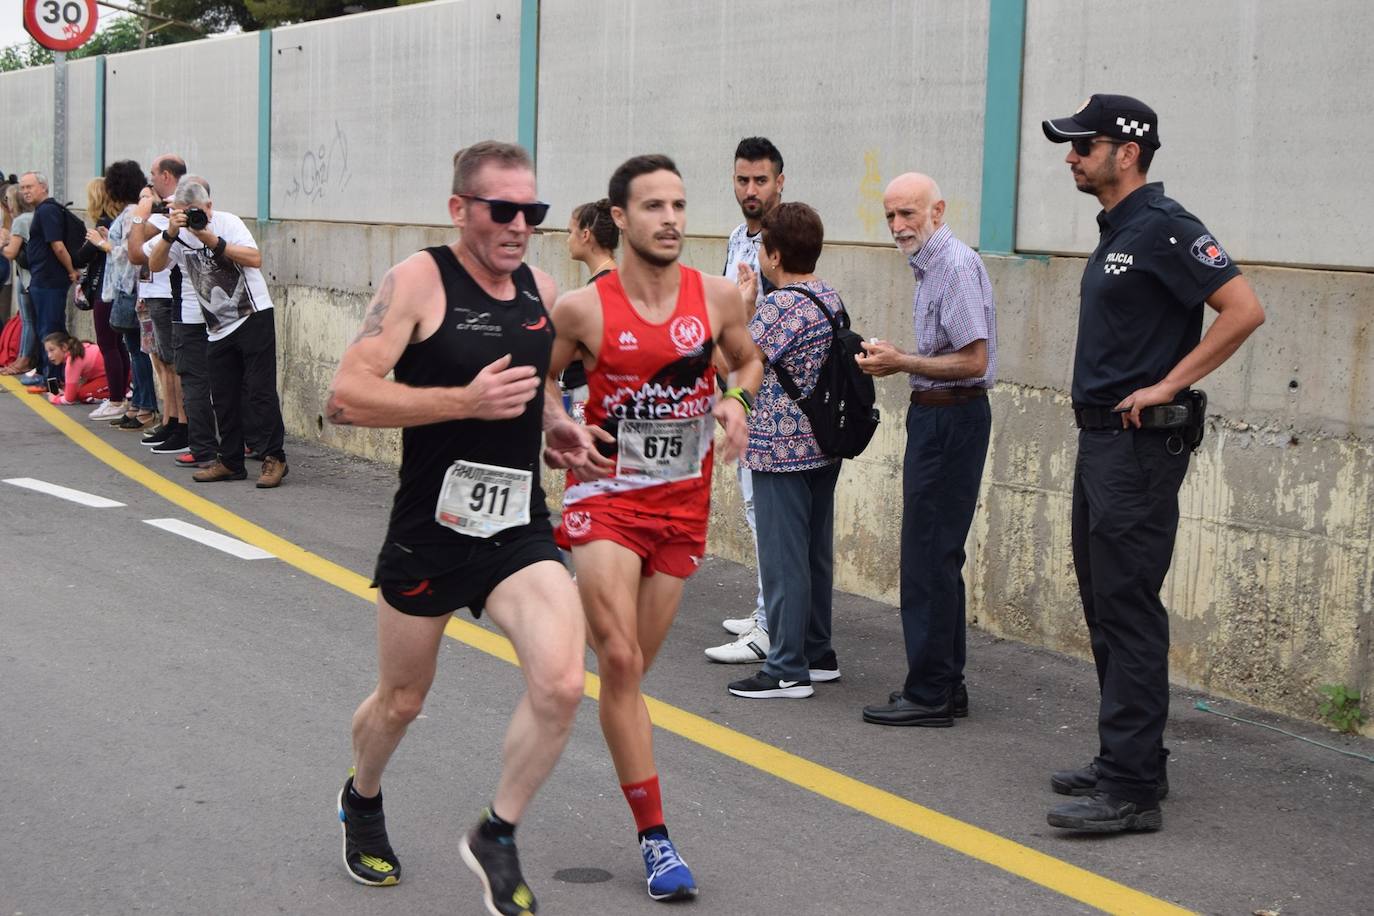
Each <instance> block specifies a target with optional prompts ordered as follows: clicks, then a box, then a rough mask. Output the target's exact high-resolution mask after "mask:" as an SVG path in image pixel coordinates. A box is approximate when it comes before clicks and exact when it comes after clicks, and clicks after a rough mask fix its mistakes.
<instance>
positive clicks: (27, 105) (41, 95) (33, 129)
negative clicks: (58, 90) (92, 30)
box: [0, 67, 71, 176]
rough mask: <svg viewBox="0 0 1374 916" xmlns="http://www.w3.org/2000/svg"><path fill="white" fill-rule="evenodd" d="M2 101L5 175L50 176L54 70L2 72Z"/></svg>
mask: <svg viewBox="0 0 1374 916" xmlns="http://www.w3.org/2000/svg"><path fill="white" fill-rule="evenodd" d="M67 72H68V76H70V74H71V71H70V70H68V71H67ZM68 85H70V83H68ZM0 99H2V100H3V103H2V104H0V113H3V122H2V123H4V125H5V129H4V130H0V167H3V168H4V169H5V172H6V174H8V173H10V172H13V173H14V174H16V175H19V174H22V173H24V172H27V171H30V170H37V171H40V172H46V173H48V175H49V176H51V174H52V122H53V104H52V100H53V89H52V67H34V68H33V69H30V70H16V71H14V72H12V73H0Z"/></svg>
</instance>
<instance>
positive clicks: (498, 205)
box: [458, 194, 549, 226]
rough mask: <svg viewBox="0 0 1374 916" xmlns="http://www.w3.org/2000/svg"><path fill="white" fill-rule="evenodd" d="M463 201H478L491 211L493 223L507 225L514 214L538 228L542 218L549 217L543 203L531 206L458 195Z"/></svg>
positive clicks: (538, 202)
mask: <svg viewBox="0 0 1374 916" xmlns="http://www.w3.org/2000/svg"><path fill="white" fill-rule="evenodd" d="M458 196H459V197H461V198H463V199H465V200H480V201H481V202H482V203H484V204H486V205H487V206H488V207H489V208H490V209H491V221H492V222H493V223H509V222H510V221H511V220H513V219H515V214H517V213H523V214H525V224H526V225H529V226H538V225H539V224H540V223H542V222H543V221H544V217H546V216H548V215H549V205H548V204H546V203H544V202H543V201H538V200H536V201H535V202H534V203H532V204H517V203H516V202H515V201H513V200H494V199H492V198H490V197H478V196H477V195H476V194H459V195H458Z"/></svg>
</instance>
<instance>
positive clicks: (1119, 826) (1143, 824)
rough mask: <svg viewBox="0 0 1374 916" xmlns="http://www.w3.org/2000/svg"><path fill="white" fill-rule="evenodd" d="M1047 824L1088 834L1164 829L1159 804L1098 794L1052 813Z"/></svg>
mask: <svg viewBox="0 0 1374 916" xmlns="http://www.w3.org/2000/svg"><path fill="white" fill-rule="evenodd" d="M1045 820H1047V821H1049V824H1050V826H1051V827H1061V828H1063V829H1065V830H1081V831H1083V832H1085V833H1122V832H1124V831H1127V830H1158V829H1159V828H1161V827H1163V826H1164V812H1163V811H1161V810H1160V807H1159V802H1151V803H1149V804H1146V803H1143V802H1133V801H1127V800H1126V799H1124V798H1117V797H1116V796H1115V795H1108V794H1107V793H1106V792H1098V793H1097V794H1096V795H1094V796H1092V797H1091V798H1080V799H1078V800H1076V801H1071V802H1065V803H1064V804H1062V805H1056V806H1055V807H1053V808H1051V809H1050V813H1049V814H1048V815H1047V816H1046V818H1045Z"/></svg>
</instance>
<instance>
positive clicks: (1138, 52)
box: [1017, 0, 1374, 268]
mask: <svg viewBox="0 0 1374 916" xmlns="http://www.w3.org/2000/svg"><path fill="white" fill-rule="evenodd" d="M1371 29H1374V7H1371V6H1370V4H1368V3H1364V2H1361V0H1328V2H1324V3H1253V2H1251V0H1216V2H1212V3H1203V4H1199V3H1190V2H1187V0H1162V2H1155V3H1145V4H1132V3H1101V2H1090V0H1029V3H1028V6H1027V14H1026V39H1025V72H1024V78H1023V84H1022V86H1023V88H1022V109H1021V112H1022V124H1021V170H1020V194H1019V201H1018V205H1019V206H1018V220H1017V249H1018V250H1022V251H1056V252H1087V251H1091V250H1092V249H1093V248H1094V247H1096V245H1097V226H1096V223H1095V222H1094V220H1093V212H1086V211H1085V210H1084V209H1083V208H1081V207H1080V208H1077V209H1076V210H1075V208H1074V207H1073V199H1074V197H1076V196H1080V195H1079V194H1078V192H1077V191H1075V190H1074V187H1073V184H1072V182H1071V181H1070V179H1069V175H1068V167H1067V166H1066V165H1064V161H1063V160H1064V154H1065V152H1066V147H1065V146H1063V145H1058V144H1052V143H1050V142H1049V141H1047V140H1046V139H1045V137H1044V134H1043V133H1041V130H1040V122H1041V120H1043V119H1044V118H1053V117H1063V116H1065V115H1068V114H1070V113H1072V112H1073V111H1074V110H1075V109H1076V108H1078V106H1079V104H1080V103H1081V102H1082V101H1083V100H1084V99H1086V98H1087V97H1088V96H1089V95H1091V94H1093V93H1094V92H1118V93H1124V94H1126V95H1133V96H1136V97H1137V98H1140V99H1142V100H1143V101H1145V102H1146V103H1147V104H1149V105H1150V107H1152V108H1153V109H1154V110H1155V112H1156V113H1157V114H1158V115H1159V119H1160V137H1161V138H1162V140H1163V144H1164V145H1163V148H1162V149H1161V150H1160V151H1159V153H1158V155H1157V156H1156V157H1155V161H1154V165H1153V166H1152V167H1151V169H1150V177H1151V178H1152V179H1159V180H1162V181H1164V182H1165V187H1166V188H1167V189H1168V190H1169V191H1170V193H1172V194H1174V195H1175V196H1177V197H1178V198H1179V199H1180V200H1183V201H1186V202H1187V205H1188V207H1189V208H1190V209H1192V210H1193V212H1194V213H1196V214H1197V215H1198V216H1200V217H1201V218H1202V220H1203V221H1204V222H1205V223H1207V226H1208V228H1209V229H1210V230H1211V231H1212V233H1213V234H1214V235H1216V237H1217V238H1219V239H1221V241H1222V244H1223V245H1225V246H1226V248H1227V250H1228V251H1230V252H1231V254H1232V256H1233V257H1236V258H1238V259H1240V260H1242V261H1268V262H1274V263H1286V264H1310V265H1340V266H1347V267H1364V268H1368V267H1371V266H1374V249H1371V246H1370V244H1369V216H1368V214H1369V212H1370V210H1371V209H1374V182H1370V181H1369V180H1368V176H1367V175H1366V174H1365V170H1364V168H1363V167H1362V165H1361V164H1360V162H1361V157H1360V156H1359V155H1358V153H1356V152H1355V151H1356V150H1359V149H1361V148H1363V147H1365V146H1366V145H1368V144H1369V143H1371V142H1374V122H1372V121H1371V120H1370V118H1369V117H1368V115H1367V113H1366V110H1367V108H1368V104H1367V100H1366V96H1367V92H1366V91H1365V90H1364V89H1363V88H1359V87H1368V86H1370V85H1374V55H1371V54H1370V53H1369V49H1368V35H1369V34H1370V31H1371ZM1070 212H1075V213H1076V215H1075V217H1074V218H1073V219H1068V218H1066V216H1067V214H1069V213H1070ZM1094 212H1095V211H1094Z"/></svg>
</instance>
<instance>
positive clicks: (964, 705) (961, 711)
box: [812, 678, 968, 719]
mask: <svg viewBox="0 0 1374 916" xmlns="http://www.w3.org/2000/svg"><path fill="white" fill-rule="evenodd" d="M812 680H815V678H812ZM901 698H902V692H901V691H900V690H894V691H892V692H891V693H889V694H888V695H887V701H888V702H889V703H895V702H897V701H898V700H900V699H901ZM949 714H950V715H951V716H953V717H954V718H956V719H967V718H968V688H967V687H965V686H964V685H963V684H960V685H959V686H958V687H955V688H954V699H952V700H950V703H949Z"/></svg>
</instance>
